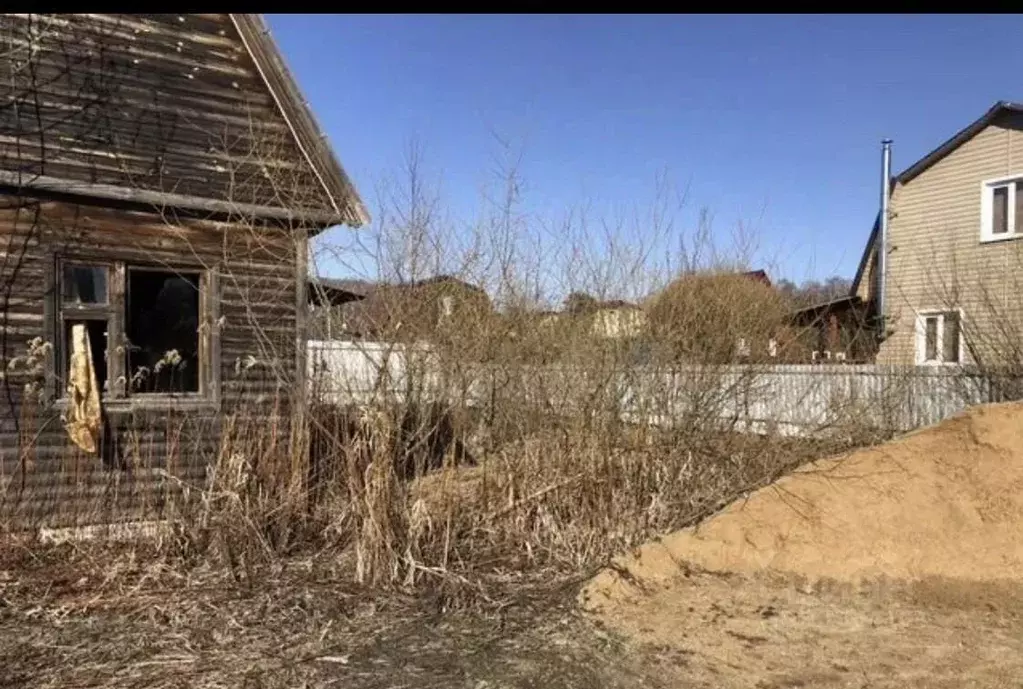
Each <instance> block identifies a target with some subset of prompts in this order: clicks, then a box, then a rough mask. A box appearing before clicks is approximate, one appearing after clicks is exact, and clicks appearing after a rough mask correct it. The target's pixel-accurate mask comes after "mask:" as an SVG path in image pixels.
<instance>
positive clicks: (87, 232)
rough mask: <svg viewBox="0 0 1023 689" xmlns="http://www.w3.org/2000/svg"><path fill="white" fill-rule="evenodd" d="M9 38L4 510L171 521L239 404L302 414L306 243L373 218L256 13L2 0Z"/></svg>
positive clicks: (2, 275) (265, 413)
mask: <svg viewBox="0 0 1023 689" xmlns="http://www.w3.org/2000/svg"><path fill="white" fill-rule="evenodd" d="M0 40H2V42H3V45H2V47H0V61H2V62H3V70H4V74H5V79H4V80H3V84H0V371H2V373H3V375H2V381H0V500H2V503H0V504H2V506H3V515H4V516H6V517H11V516H12V515H20V516H22V517H24V516H31V517H32V518H34V519H37V520H38V521H39V522H50V523H58V522H59V523H68V522H78V523H81V522H88V521H97V519H99V520H107V519H109V518H111V517H115V518H116V517H119V516H120V515H122V514H129V513H130V514H132V515H133V516H136V517H137V516H140V515H141V514H143V513H144V514H147V515H148V514H152V513H154V512H158V511H159V509H160V506H161V504H162V497H161V496H163V495H164V494H165V489H166V488H168V487H173V486H175V485H181V484H182V483H183V482H184V483H187V482H195V481H200V480H201V477H202V476H203V474H204V471H205V467H206V465H207V463H208V462H209V461H211V459H212V458H213V457H215V456H216V455H217V452H218V451H219V450H220V449H222V448H221V440H222V428H223V424H224V420H225V419H227V418H229V417H230V415H232V413H233V412H236V411H239V410H243V409H244V410H247V413H249V414H250V415H255V416H257V417H262V418H264V419H270V420H276V421H286V420H287V418H288V416H289V412H288V410H289V402H290V400H291V399H293V398H294V396H295V395H296V393H297V394H299V395H300V394H301V391H302V390H303V386H302V383H303V378H304V351H305V349H304V314H305V303H306V289H307V283H306V274H307V266H306V263H307V258H306V257H307V256H308V251H307V243H308V241H309V237H310V235H312V234H313V233H315V232H317V231H319V230H322V229H324V228H326V227H329V226H333V225H339V224H347V225H349V226H352V227H356V226H359V225H362V224H364V223H365V222H367V220H368V218H367V214H366V212H365V210H364V208H363V205H362V202H361V201H360V199H359V196H358V194H357V192H356V190H355V188H354V187H353V185H352V183H351V182H350V180H349V179H348V177H347V175H346V174H345V172H344V170H343V169H342V167H341V165H340V164H339V162H338V161H337V159H336V158H335V156H334V155H333V153H332V151H331V149H330V147H329V145H328V144H327V142H326V140H325V138H324V135H323V134H322V133H321V131H320V130H319V128H318V127H317V125H316V122H315V120H314V118H313V116H312V114H311V113H310V111H309V109H308V106H307V105H306V102H305V100H304V99H303V97H302V95H301V94H300V93H299V90H298V88H297V86H296V84H295V82H294V80H293V79H292V77H291V76H290V74H289V73H288V70H287V68H286V67H285V65H284V62H283V60H282V58H281V55H280V54H279V52H278V50H277V48H276V46H275V45H274V43H273V40H272V38H271V37H270V35H269V32H268V29H267V27H266V25H265V23H264V22H263V20H262V18H261V17H260V16H259V15H244V14H219V15H217V14H209V15H206V14H204V15H178V14H169V15H113V14H110V15H11V14H3V15H0ZM76 342H77V343H78V344H77V346H76ZM82 342H87V343H88V344H87V345H84V346H83V345H82ZM90 360H91V361H90ZM70 374H73V375H70ZM79 374H81V375H79ZM81 381H86V382H84V383H83V382H81ZM90 381H91V382H90ZM93 390H95V391H96V392H97V393H98V394H96V395H93V392H92V391H93ZM90 400H94V401H98V402H99V404H98V406H99V410H100V417H101V422H100V423H99V426H98V427H97V426H96V423H95V422H94V421H91V420H90V419H92V416H90V414H92V413H93V412H94V411H95V409H94V407H95V404H94V403H90ZM83 410H84V411H83ZM76 423H77V424H80V425H83V424H84V425H83V426H82V427H83V428H85V427H88V428H86V429H85V431H84V433H85V435H84V436H83V437H86V441H84V442H72V440H71V438H70V433H69V430H70V429H71V427H72V426H73V425H74V424H76ZM90 423H91V424H92V426H89V424H90ZM271 425H272V424H271ZM264 427H265V426H264ZM283 427H286V423H285V424H284V426H283ZM283 427H282V428H283ZM79 430H81V429H79ZM90 435H91V438H92V440H94V441H95V449H94V451H90V449H91V441H90V440H88V436H90ZM106 507H110V508H114V509H113V510H112V511H110V512H105V511H101V510H99V509H98V508H106ZM128 507H131V508H132V509H127V508H128Z"/></svg>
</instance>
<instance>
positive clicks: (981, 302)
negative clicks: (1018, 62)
mask: <svg viewBox="0 0 1023 689" xmlns="http://www.w3.org/2000/svg"><path fill="white" fill-rule="evenodd" d="M889 189H890V193H891V196H890V212H889V214H888V219H889V223H888V240H887V246H886V247H885V256H886V258H887V260H886V263H887V270H886V271H885V273H886V274H885V276H884V279H882V276H881V275H880V272H879V271H878V251H879V248H880V241H881V217H880V214H879V215H878V218H877V220H875V222H874V227H873V230H872V231H871V233H870V236H869V239H868V240H867V244H866V248H865V250H864V252H863V257H862V259H861V261H860V265H859V269H858V271H857V274H856V278H855V280H854V284H853V286H852V290H851V294H850V300H851V301H857V300H858V301H860V302H862V303H863V304H864V305H865V307H866V308H868V309H869V310H870V311H871V312H872V314H873V316H874V317H875V319H874V322H875V323H876V324H877V326H878V327H877V330H876V331H875V334H876V335H877V337H878V339H879V340H880V345H879V350H878V353H877V361H878V362H881V363H887V364H917V365H957V364H966V363H977V359H978V358H980V359H984V358H991V359H998V358H999V357H1001V356H1002V355H1004V354H1009V355H1013V353H1015V352H1020V351H1021V345H1020V343H1021V342H1023V327H1021V324H1023V300H1021V299H1020V293H1021V292H1020V289H1021V287H1023V286H1021V284H1020V279H1021V273H1023V271H1021V268H1023V261H1021V258H1023V253H1021V249H1023V244H1020V243H1019V242H1018V241H1017V240H1019V239H1021V238H1023V104H1015V103H1008V102H1004V101H1003V102H998V103H996V104H995V105H994V106H992V107H991V108H990V109H989V110H988V111H987V112H985V113H984V114H983V115H982V116H981V117H980V118H979V119H977V120H976V121H974V122H972V123H971V124H970V125H968V126H967V127H966V128H964V129H962V130H961V131H959V132H958V133H956V134H955V135H954V136H952V137H951V138H950V139H948V140H947V141H945V142H944V143H942V144H941V145H940V146H938V147H937V148H936V149H934V150H933V151H931V152H930V153H928V154H927V155H926V156H924V157H923V158H921V159H920V160H918V161H916V162H915V163H913V164H912V165H910V166H909V167H908V168H907V169H906V170H905V171H904V172H902V173H901V174H899V175H897V176H895V177H894V178H892V179H891V182H890V187H889ZM882 290H883V299H882V298H881V297H882ZM881 303H883V304H884V306H883V313H881V312H880V309H879V307H878V305H879V304H881Z"/></svg>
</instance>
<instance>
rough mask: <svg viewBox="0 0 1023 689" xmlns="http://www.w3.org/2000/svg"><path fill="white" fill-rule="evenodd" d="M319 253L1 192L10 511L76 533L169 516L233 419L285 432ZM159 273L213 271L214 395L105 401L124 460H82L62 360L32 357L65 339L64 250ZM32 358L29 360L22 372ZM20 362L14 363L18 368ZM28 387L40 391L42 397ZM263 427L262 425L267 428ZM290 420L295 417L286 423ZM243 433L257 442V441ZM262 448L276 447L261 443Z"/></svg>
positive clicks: (0, 445)
mask: <svg viewBox="0 0 1023 689" xmlns="http://www.w3.org/2000/svg"><path fill="white" fill-rule="evenodd" d="M304 247H305V245H304V243H302V241H301V240H298V239H296V235H295V234H294V233H292V232H289V231H286V230H282V229H272V230H271V229H256V228H253V227H251V226H244V225H227V224H220V223H212V222H200V221H185V220H178V219H173V218H168V217H161V216H159V215H156V214H147V213H139V212H128V211H123V210H111V209H104V208H98V207H90V206H84V205H74V204H69V203H61V202H54V201H37V200H33V199H26V198H15V197H0V290H2V292H0V370H2V371H3V372H4V379H3V381H0V496H2V498H0V504H2V505H3V511H4V512H5V513H6V514H7V515H8V516H11V515H18V516H20V517H22V518H25V519H31V520H32V521H33V522H35V523H51V524H68V523H89V522H97V521H107V520H110V519H121V518H126V517H130V518H140V517H156V516H159V515H160V514H162V512H161V510H162V509H163V503H162V498H163V495H164V491H165V490H168V489H175V488H176V487H178V485H179V483H178V481H177V480H174V479H172V480H170V481H167V480H166V479H161V478H160V477H159V476H158V474H159V473H160V472H161V471H167V472H169V473H170V474H172V475H174V476H176V477H178V478H179V479H180V480H181V481H184V482H188V483H196V484H198V483H201V481H202V477H203V475H204V472H205V468H206V466H207V465H208V463H210V462H212V461H214V460H215V458H216V457H217V455H218V452H219V451H220V450H221V449H222V448H221V447H220V440H221V426H222V424H223V423H224V422H225V421H224V420H225V419H226V418H228V417H230V415H231V414H232V413H233V412H245V415H247V416H248V417H249V422H250V423H254V425H253V426H252V428H251V430H250V431H247V432H246V434H247V435H248V437H249V438H250V439H252V438H253V436H252V434H253V433H255V432H256V431H260V432H263V431H267V432H269V431H271V430H272V429H275V428H278V426H276V425H275V424H277V423H278V422H281V423H282V425H281V426H280V427H279V429H280V430H279V435H282V436H283V437H278V438H277V439H278V440H283V439H286V436H287V430H286V428H285V427H284V426H286V419H287V416H288V409H287V405H288V402H289V400H290V398H291V396H292V394H294V393H296V392H299V393H300V389H299V388H298V387H297V379H298V378H300V376H297V375H296V374H297V371H298V370H299V367H300V366H301V365H302V356H301V352H300V348H299V346H298V342H299V334H300V329H301V322H302V315H301V314H302V311H301V310H300V309H299V304H300V303H301V302H302V301H303V300H304V295H302V294H299V290H300V288H299V287H298V285H299V282H298V281H297V280H296V271H297V270H301V267H302V265H304V264H303V263H302V262H301V261H300V260H299V257H300V256H301V255H304V251H305V248H304ZM83 252H85V253H88V254H89V255H91V256H96V257H101V258H102V257H109V258H110V259H112V260H113V259H117V260H129V261H136V262H141V263H144V264H149V265H155V266H159V265H182V264H183V263H184V264H187V265H195V266H197V267H203V268H209V269H212V270H213V271H214V273H215V276H216V279H215V280H214V282H213V283H212V284H213V285H214V286H215V293H213V294H211V295H209V296H210V298H209V307H210V308H209V309H208V311H207V313H206V314H205V318H206V327H209V328H211V329H212V332H214V333H215V336H214V337H213V338H212V342H213V346H212V348H211V350H210V352H209V356H211V357H212V361H213V363H214V365H215V367H216V370H217V372H218V374H219V376H218V377H219V381H218V382H219V386H218V394H217V395H214V396H213V397H211V398H209V399H204V400H188V401H166V400H164V401H161V402H159V403H155V402H154V403H151V404H143V403H142V402H140V401H139V400H130V399H128V400H119V401H116V402H111V403H109V404H105V405H104V408H105V412H106V415H107V418H108V420H109V425H110V433H109V435H108V440H112V441H113V443H114V444H113V445H110V446H109V447H112V448H113V451H112V452H104V453H103V455H104V456H90V455H86V454H84V453H82V452H81V451H80V450H78V449H77V448H76V447H74V446H73V445H72V444H71V443H70V442H69V440H68V437H67V434H66V432H65V431H64V428H63V425H62V422H61V419H60V411H61V410H60V408H59V407H58V406H57V405H55V404H54V402H53V393H54V392H56V390H55V382H54V380H53V375H52V374H53V363H54V362H53V357H52V356H50V357H48V360H47V361H45V362H43V363H42V365H41V366H40V367H36V369H35V370H32V369H30V368H29V365H28V364H26V363H25V362H24V357H25V355H26V354H27V352H28V349H29V344H30V341H32V340H33V338H43V339H45V338H47V337H52V327H51V325H48V324H52V323H53V319H54V318H55V315H54V312H53V302H52V297H53V293H52V289H53V282H52V278H53V261H54V259H53V257H54V254H55V253H57V254H59V253H66V254H68V255H75V254H80V253H83ZM15 360H18V361H19V363H15V364H12V363H11V362H12V361H15ZM12 366H13V368H12ZM26 386H28V387H31V388H36V389H39V390H40V393H41V394H39V395H36V394H34V393H30V392H27V391H26ZM254 419H255V421H254V422H253V420H254ZM282 419H283V420H284V421H283V422H282ZM246 434H243V435H246ZM260 442H264V441H263V440H260Z"/></svg>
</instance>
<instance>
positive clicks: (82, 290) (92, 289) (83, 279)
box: [62, 263, 107, 305]
mask: <svg viewBox="0 0 1023 689" xmlns="http://www.w3.org/2000/svg"><path fill="white" fill-rule="evenodd" d="M63 273H64V274H63V279H62V283H63V297H64V303H65V304H68V305H83V304H106V303H107V269H106V267H105V266H84V265H77V264H74V263H66V264H64V271H63Z"/></svg>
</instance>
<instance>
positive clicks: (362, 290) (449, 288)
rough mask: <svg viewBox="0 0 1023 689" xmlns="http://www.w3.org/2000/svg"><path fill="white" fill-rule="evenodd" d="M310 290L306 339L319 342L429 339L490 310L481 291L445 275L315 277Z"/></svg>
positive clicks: (467, 283)
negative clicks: (309, 327)
mask: <svg viewBox="0 0 1023 689" xmlns="http://www.w3.org/2000/svg"><path fill="white" fill-rule="evenodd" d="M310 287H311V289H310V290H309V299H310V305H311V311H312V313H313V314H314V318H313V323H314V326H313V327H314V332H313V333H311V335H312V336H314V337H319V338H322V339H380V340H409V339H432V337H433V336H434V335H436V334H437V333H438V332H439V331H441V330H442V329H443V328H445V327H458V326H459V324H460V323H462V324H464V322H465V320H466V319H467V318H471V317H475V316H479V315H481V314H486V313H489V312H490V311H491V310H492V304H491V302H490V297H489V296H487V293H486V291H484V290H483V289H482V288H481V287H479V286H477V285H473V284H471V283H469V282H466V281H464V280H460V279H458V278H456V277H453V276H450V275H438V276H435V277H432V278H428V279H424V280H417V281H413V282H405V283H384V282H367V281H361V280H334V279H328V278H317V279H315V280H311V281H310Z"/></svg>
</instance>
